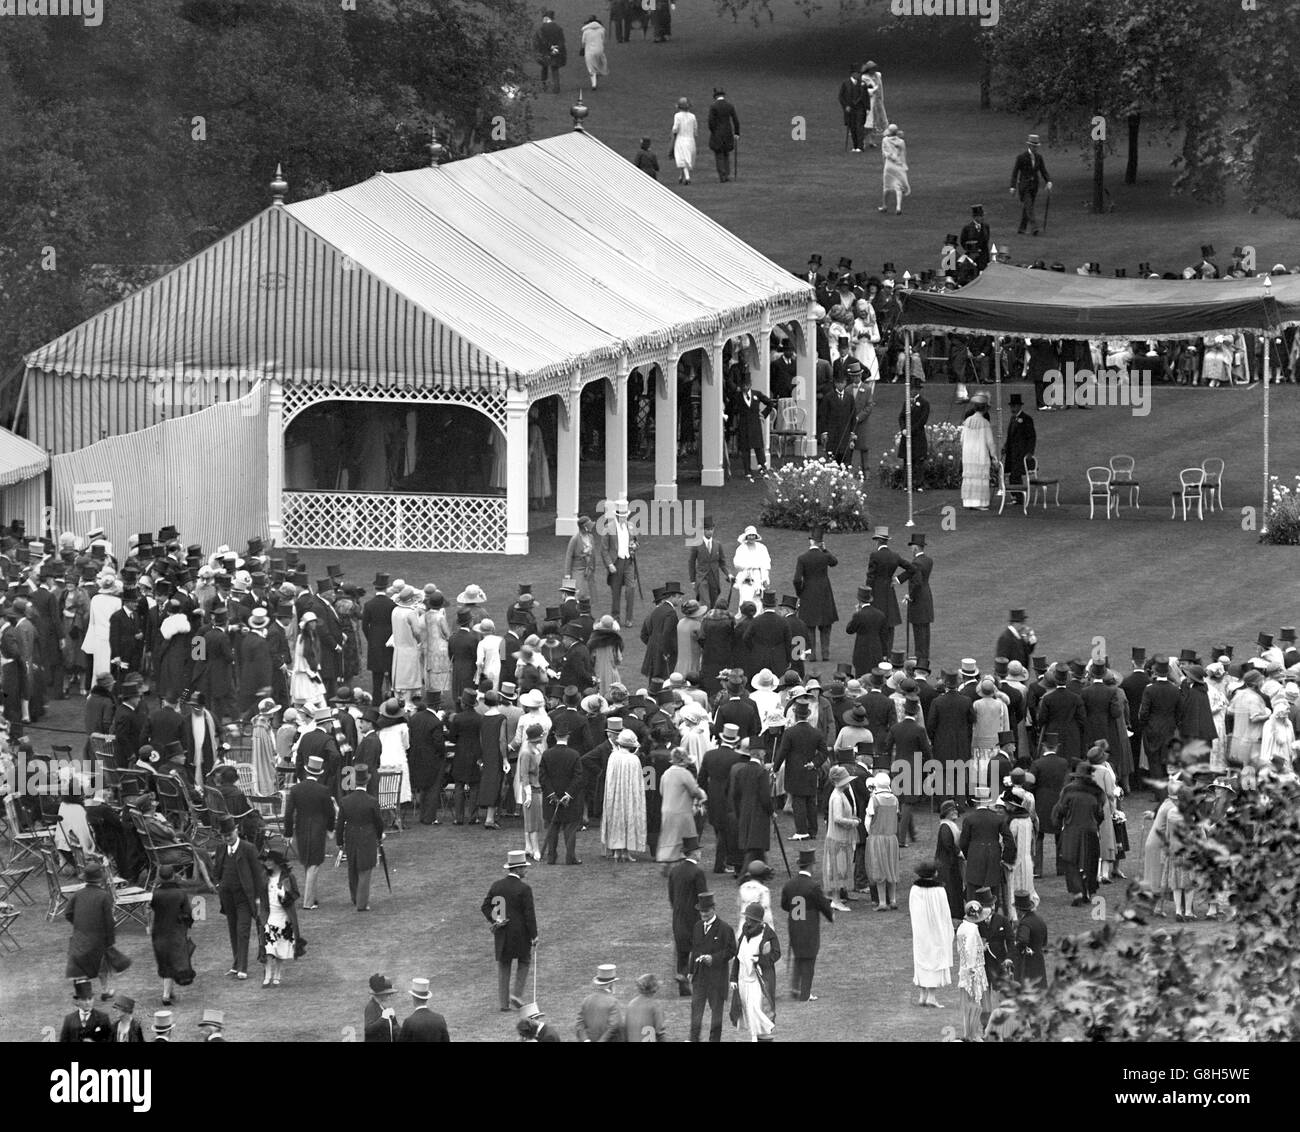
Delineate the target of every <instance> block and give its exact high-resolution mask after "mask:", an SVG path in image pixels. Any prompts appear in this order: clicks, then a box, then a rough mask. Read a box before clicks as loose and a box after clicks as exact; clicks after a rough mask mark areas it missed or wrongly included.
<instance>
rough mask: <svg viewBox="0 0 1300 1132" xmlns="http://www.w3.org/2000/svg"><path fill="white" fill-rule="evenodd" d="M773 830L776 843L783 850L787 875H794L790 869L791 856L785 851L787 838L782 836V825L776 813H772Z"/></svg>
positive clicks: (782, 855) (782, 854)
mask: <svg viewBox="0 0 1300 1132" xmlns="http://www.w3.org/2000/svg"><path fill="white" fill-rule="evenodd" d="M772 832H773V833H775V834H776V845H777V848H778V849H780V850H781V860H783V861H784V862H785V875H786V876H787V877H793V876H794V873H792V872H791V871H790V858H789V857H787V856H786V853H785V840H784V838H782V836H781V827H780V826H779V825H778V824H777V822H776V814H773V815H772Z"/></svg>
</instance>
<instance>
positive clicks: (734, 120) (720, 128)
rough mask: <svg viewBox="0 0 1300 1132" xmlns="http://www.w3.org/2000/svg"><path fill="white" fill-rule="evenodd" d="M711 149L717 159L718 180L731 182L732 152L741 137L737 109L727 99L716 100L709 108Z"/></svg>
mask: <svg viewBox="0 0 1300 1132" xmlns="http://www.w3.org/2000/svg"><path fill="white" fill-rule="evenodd" d="M708 125H709V148H710V149H711V150H713V156H714V157H715V158H716V159H717V166H718V180H720V181H724V182H725V181H729V180H731V151H732V150H733V149H735V148H736V139H737V138H738V137H740V119H739V118H738V117H737V116H736V108H735V107H734V106H732V105H731V103H730V102H728V101H727V100H726V99H725V98H715V99H714V100H713V104H712V105H711V106H710V107H709V118H708Z"/></svg>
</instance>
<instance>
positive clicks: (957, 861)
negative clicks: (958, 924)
mask: <svg viewBox="0 0 1300 1132" xmlns="http://www.w3.org/2000/svg"><path fill="white" fill-rule="evenodd" d="M958 812H959V811H958V806H957V803H956V802H954V801H953V800H952V799H951V798H950V799H948V800H947V801H946V802H944V803H943V805H942V806H940V807H939V839H938V844H937V845H936V847H935V851H934V859H935V862H936V864H937V865H938V866H939V879H940V880H941V881H942V882H943V889H944V892H945V893H946V894H947V896H948V911H949V913H950V914H951V915H952V918H953V920H954V921H956V920H960V919H961V918H962V916H964V915H965V914H966V904H965V901H964V900H963V899H962V894H963V893H964V892H965V890H966V882H965V881H964V880H963V879H962V875H961V849H959V848H958V845H957V842H958V839H959V838H960V837H961V826H959V825H958V824H957V814H958Z"/></svg>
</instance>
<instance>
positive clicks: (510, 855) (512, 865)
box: [501, 849, 528, 869]
mask: <svg viewBox="0 0 1300 1132" xmlns="http://www.w3.org/2000/svg"><path fill="white" fill-rule="evenodd" d="M501 867H502V868H503V869H526V868H528V852H527V850H524V849H511V850H509V851H508V852H507V853H506V863H505V864H504V865H502V866H501Z"/></svg>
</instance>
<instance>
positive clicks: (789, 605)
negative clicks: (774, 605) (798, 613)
mask: <svg viewBox="0 0 1300 1132" xmlns="http://www.w3.org/2000/svg"><path fill="white" fill-rule="evenodd" d="M781 608H782V609H798V608H799V599H798V598H797V597H795V595H794V594H782V595H781Z"/></svg>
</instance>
